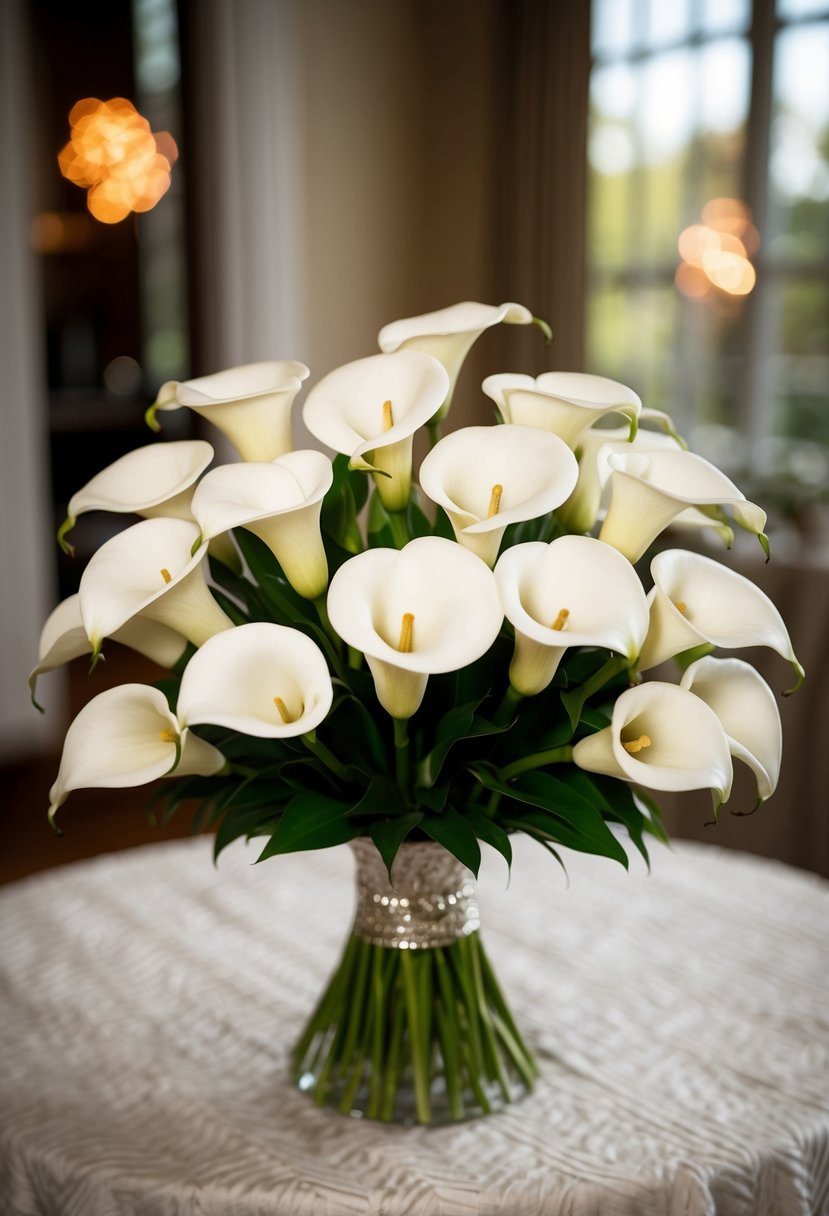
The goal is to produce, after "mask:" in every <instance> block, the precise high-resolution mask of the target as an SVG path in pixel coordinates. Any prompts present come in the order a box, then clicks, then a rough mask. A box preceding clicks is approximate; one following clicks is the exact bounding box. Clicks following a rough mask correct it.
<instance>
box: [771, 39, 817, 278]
mask: <svg viewBox="0 0 829 1216" xmlns="http://www.w3.org/2000/svg"><path fill="white" fill-rule="evenodd" d="M827 80H829V22H825V23H822V24H820V25H804V26H798V27H795V28H792V29H788V30H784V31H783V32H782V33H781V34H780V35H779V36H778V39H777V49H776V54H775V61H774V120H773V122H772V129H771V160H770V199H769V202H770V208H769V210H770V226H769V227H770V231H769V236H770V238H771V240H770V245H769V252H770V254H771V255H772V256H774V257H776V258H786V259H791V258H795V259H797V260H809V259H811V258H813V257H815V256H821V255H822V256H826V255H827V254H829V90H827V87H826V82H827Z"/></svg>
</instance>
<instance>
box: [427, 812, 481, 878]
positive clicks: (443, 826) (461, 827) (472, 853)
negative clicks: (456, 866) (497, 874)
mask: <svg viewBox="0 0 829 1216" xmlns="http://www.w3.org/2000/svg"><path fill="white" fill-rule="evenodd" d="M420 827H421V829H422V830H423V831H424V832H425V833H426V835H427V836H431V838H432V840H435V841H437V843H438V844H442V845H443V847H444V848H445V849H446V850H447V851H448V852H450V853H451V854H452V856H453V857H457V859H458V861H459V862H460V863H461V865H464V866H466V868H467V869H468V870H471V871H472V873H473V874H474V875H475V876H476V877H477V874H478V870H479V869H480V866H481V847H480V845H479V844H478V839H477V837H476V835H475V833H474V832H473V831H472V828H471V827H470V826H469V824H468V823H467V822H466V820H465V819H464V818H463V816H462V815H459V814H458V812H457V811H456V810H454V808H453V807H451V806H449V807H447V808H446V810H445V811H444V812H443V814H442V815H431V814H430V815H424V816H423V818H422V820H421V821H420Z"/></svg>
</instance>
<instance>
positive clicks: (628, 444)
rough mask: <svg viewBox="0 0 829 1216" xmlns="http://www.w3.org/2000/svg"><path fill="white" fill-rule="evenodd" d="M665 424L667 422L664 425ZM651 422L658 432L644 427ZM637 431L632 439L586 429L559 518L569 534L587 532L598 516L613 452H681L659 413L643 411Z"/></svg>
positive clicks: (619, 431) (624, 432)
mask: <svg viewBox="0 0 829 1216" xmlns="http://www.w3.org/2000/svg"><path fill="white" fill-rule="evenodd" d="M664 420H667V421H664ZM650 422H654V423H655V425H656V426H658V427H660V429H659V430H652V429H650V427H647V426H643V425H642V424H643V423H650ZM639 423H640V426H639V430H638V431H637V432H636V435H635V436H634V438H633V439H631V438H630V432H629V429H628V428H621V427H613V428H610V429H608V428H606V427H588V429H587V430H586V431H583V432H582V434H581V436H580V437H579V442H578V445H577V447H576V454H577V456H578V458H579V480H578V482H577V484H576V488H575V490H574V491H573V493H572V494H571V495H570V497H569V498H568V500H567V502H566V503H564V504H563V505H562V507H561V508H560V509H559V512H558V518H559V520H560V521H561V523H562V524H563V526H564V527H566V528H567V529H568V530H569V531H571V532H587V531H589V530H590V528H592V527H593V525H594V524H595V522H596V520H597V519H598V518H599V517H600V515H601V508H602V501H603V497H604V491H605V487H606V485H607V482H608V480H609V478H610V474H611V472H612V470H611V467H610V464H609V463H608V461H609V457H610V455H611V454H612V453H614V452H630V451H636V452H650V451H654V450H660V449H662V448H669V449H672V450H677V449H681V447H682V444H681V443H680V441H679V440H678V438H677V437H676V436H675V433H674V431H673V424H672V423H671V421H670V419H669V418H668V415H667V414H663V413H661V411H659V410H650V409H642V410H641V411H640V414H639Z"/></svg>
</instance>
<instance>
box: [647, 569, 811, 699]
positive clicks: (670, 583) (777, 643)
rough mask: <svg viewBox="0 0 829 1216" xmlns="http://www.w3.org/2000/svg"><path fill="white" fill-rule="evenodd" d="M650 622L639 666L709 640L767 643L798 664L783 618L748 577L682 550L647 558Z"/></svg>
mask: <svg viewBox="0 0 829 1216" xmlns="http://www.w3.org/2000/svg"><path fill="white" fill-rule="evenodd" d="M651 575H652V577H653V580H654V587H653V590H652V591H651V592H650V594H649V596H648V602H649V607H650V627H649V629H648V636H647V638H646V639H645V644H644V646H643V647H642V653H641V655H640V656H639V663H640V666H641V668H642V670H643V671H646V670H647V669H648V668H649V667H656V666H657V665H658V664H659V663H663V662H664V661H665V659H670V658H672V657H673V656H674V655H676V654H681V653H682V651H684V650H690V649H691V648H692V647H694V646H699V645H700V644H702V643H708V644H710V645H712V646H720V647H723V648H724V649H726V650H735V649H739V648H740V647H743V646H769V647H770V648H771V649H772V650H776V651H777V653H778V654H779V655H781V656H782V657H783V658H784V659H788V661H789V662H790V663H791V664H792V666H793V667H794V669H795V671H796V672H797V675H798V682H800V681H801V680H802V679H803V674H804V673H803V668H802V667H801V665H800V663H799V662H798V661H797V657H796V656H795V653H794V650H793V649H792V643H791V639H790V637H789V632H788V630H787V629H786V626H785V624H784V623H783V618H782V617H781V615H780V613H779V612H778V610H777V608H776V607H775V606H774V604H773V603H772V602H771V600H770V599H769V597H768V596H767V595H766V594H765V592H763V591H761V590H760V588H759V587H758V586H756V584H755V583H753V582H752V581H751V579H748V578H745V577H744V576H743V575H742V574H737V572H736V571H735V570H729V569H728V567H727V566H723V565H721V564H720V562H715V561H713V560H712V559H711V558H710V557H703V556H702V554H699V553H691V552H690V551H688V550H685V549H666V550H665V552H663V553H659V554H657V556H656V557H655V558H654V559H653V561H652V562H651Z"/></svg>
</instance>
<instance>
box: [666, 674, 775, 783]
mask: <svg viewBox="0 0 829 1216" xmlns="http://www.w3.org/2000/svg"><path fill="white" fill-rule="evenodd" d="M680 687H681V688H687V689H688V690H689V692H693V693H694V694H695V695H696V696H698V697H701V698H702V700H703V701H705V703H706V705H710V706H711V708H712V709H713V711H714V713H715V714H716V715H717V717H718V718H719V720H720V722H721V723H722V726H723V730H724V731H725V733H726V737H727V738H728V746H729V747H730V749H731V755H732V756H734V757H735V758H736V759H737V760H742V761H743V763H744V764H747V765H748V767H749V768H750V769H751V770H752V772H753V773H754V777H755V779H756V781H757V797H758V800H759V802H765V801H766V799H767V798H771V796H772V794H773V793H774V791H775V790H776V788H777V782H778V780H779V777H780V765H781V762H782V759H783V726H782V723H781V721H780V711H779V709H778V708H777V702H776V701H775V699H774V693H773V692H772V690H771V689H770V688H769V686H768V684H767V683H766V681H765V680H764V679H763V677H762V676H761V675H760V674H759V672H757V671H755V669H754V668H753V667H752V666H751V664H750V663H744V662H743V660H742V659H714V658H712V657H711V656H706V657H705V658H703V659H698V660H697V661H696V662H695V663H692V664H691V665H690V667H688V668H687V670H686V671H685V672H684V673H683V676H682V679H681V681H680Z"/></svg>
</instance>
